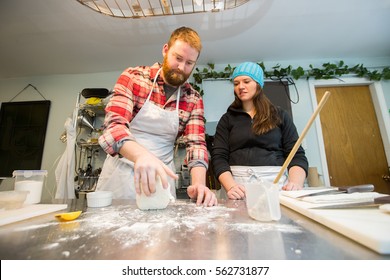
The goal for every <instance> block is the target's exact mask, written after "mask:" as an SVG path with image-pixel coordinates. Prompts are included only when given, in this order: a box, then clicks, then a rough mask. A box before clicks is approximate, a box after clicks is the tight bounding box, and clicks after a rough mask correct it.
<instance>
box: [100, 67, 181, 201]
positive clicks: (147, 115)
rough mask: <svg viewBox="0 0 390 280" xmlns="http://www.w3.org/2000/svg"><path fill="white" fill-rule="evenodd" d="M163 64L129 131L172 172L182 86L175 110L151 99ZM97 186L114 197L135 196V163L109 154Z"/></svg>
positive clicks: (173, 193)
mask: <svg viewBox="0 0 390 280" xmlns="http://www.w3.org/2000/svg"><path fill="white" fill-rule="evenodd" d="M161 69H162V68H160V70H158V72H157V74H156V77H155V78H154V81H153V86H152V89H151V90H150V92H149V95H148V98H147V99H146V101H145V103H144V105H143V106H142V108H141V110H140V111H139V112H138V114H137V115H136V116H135V117H134V119H133V120H132V121H131V123H130V131H131V133H132V135H133V136H134V138H135V139H136V142H137V143H139V144H140V145H142V146H143V147H145V148H146V149H147V150H148V151H149V152H151V153H152V154H154V155H155V156H156V157H157V158H159V159H160V160H161V161H163V162H164V163H165V164H166V165H168V166H169V167H170V168H171V169H172V170H173V172H175V173H176V171H175V165H174V162H173V154H174V150H173V147H174V143H175V140H176V136H177V133H178V129H179V111H178V108H179V99H180V87H179V89H178V91H177V95H176V98H177V100H176V110H174V111H166V110H164V109H163V108H160V107H158V106H157V105H155V104H153V103H151V102H150V97H151V95H152V93H153V89H154V87H155V85H156V81H157V78H158V76H159V74H160V71H161ZM168 182H169V184H170V186H171V194H172V196H173V197H176V190H175V181H174V179H173V178H171V177H168ZM96 189H97V190H110V191H112V192H113V198H122V199H129V198H130V199H135V196H136V193H135V188H134V163H133V162H132V161H130V160H128V159H126V158H120V157H119V156H115V157H113V156H110V155H107V158H106V160H105V161H104V164H103V168H102V172H101V174H100V176H99V181H98V184H97V186H96Z"/></svg>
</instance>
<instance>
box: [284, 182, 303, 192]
mask: <svg viewBox="0 0 390 280" xmlns="http://www.w3.org/2000/svg"><path fill="white" fill-rule="evenodd" d="M301 189H303V185H302V184H297V183H294V182H288V183H287V184H286V185H284V186H283V187H282V190H284V191H297V190H301Z"/></svg>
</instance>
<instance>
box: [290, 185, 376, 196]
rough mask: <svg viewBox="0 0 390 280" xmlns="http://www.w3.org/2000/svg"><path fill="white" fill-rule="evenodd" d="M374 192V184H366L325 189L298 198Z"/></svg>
mask: <svg viewBox="0 0 390 280" xmlns="http://www.w3.org/2000/svg"><path fill="white" fill-rule="evenodd" d="M373 190H374V185H372V184H364V185H357V186H348V187H338V188H337V187H336V188H329V189H323V190H320V191H318V192H314V193H309V194H303V195H300V196H298V197H296V198H303V197H308V196H317V195H326V194H339V193H356V192H372V191H373Z"/></svg>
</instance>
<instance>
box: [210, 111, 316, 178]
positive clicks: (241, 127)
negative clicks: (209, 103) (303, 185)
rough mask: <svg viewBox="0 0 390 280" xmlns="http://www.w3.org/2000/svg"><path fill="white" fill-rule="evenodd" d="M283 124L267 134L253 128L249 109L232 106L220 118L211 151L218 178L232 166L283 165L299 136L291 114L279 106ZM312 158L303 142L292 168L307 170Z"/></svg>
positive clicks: (293, 160)
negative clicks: (306, 152)
mask: <svg viewBox="0 0 390 280" xmlns="http://www.w3.org/2000/svg"><path fill="white" fill-rule="evenodd" d="M278 112H279V115H280V119H281V124H280V125H279V126H278V127H276V128H274V129H272V130H271V131H269V132H267V133H265V134H263V135H255V134H254V133H253V132H252V119H251V117H250V116H249V114H247V113H246V112H244V111H242V110H237V109H235V108H232V107H229V108H228V110H227V112H226V113H225V114H224V115H223V116H222V117H221V119H220V120H219V122H218V125H217V129H216V134H215V138H214V145H213V148H212V153H211V160H212V165H213V168H214V173H215V176H216V178H218V177H219V176H220V175H221V174H222V173H224V172H225V171H230V166H233V165H242V166H282V165H283V163H284V161H285V159H286V158H287V157H288V155H289V153H290V151H291V150H292V148H293V147H294V145H295V143H296V141H297V140H298V138H299V136H298V133H297V129H296V127H295V125H294V123H293V121H292V119H291V117H290V116H289V114H288V113H287V112H286V111H285V110H283V109H282V108H280V107H278ZM308 165H309V164H308V161H307V158H306V156H305V151H304V150H303V148H302V146H300V147H299V149H298V150H297V152H296V154H295V156H294V158H293V159H292V160H291V162H290V164H289V166H288V169H289V168H291V167H292V166H300V167H302V168H303V169H304V170H305V171H306V174H307V170H308Z"/></svg>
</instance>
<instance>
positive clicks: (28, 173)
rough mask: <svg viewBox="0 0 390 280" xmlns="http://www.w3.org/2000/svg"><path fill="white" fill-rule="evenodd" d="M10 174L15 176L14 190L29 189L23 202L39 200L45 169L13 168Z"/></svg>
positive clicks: (36, 201)
mask: <svg viewBox="0 0 390 280" xmlns="http://www.w3.org/2000/svg"><path fill="white" fill-rule="evenodd" d="M12 176H13V177H15V191H29V194H28V195H27V198H26V200H25V202H24V204H36V203H40V202H41V197H42V189H43V182H44V181H45V177H46V176H47V171H46V170H15V171H14V172H13V173H12Z"/></svg>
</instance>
